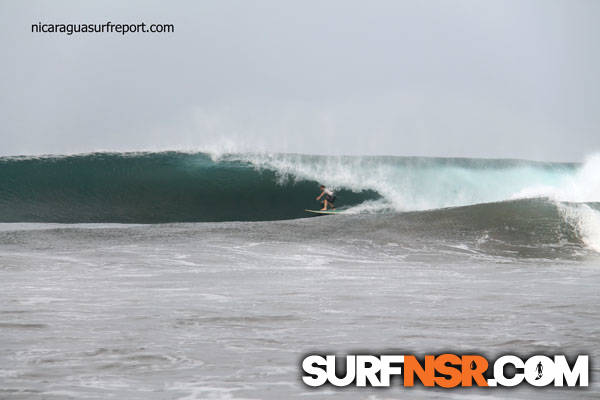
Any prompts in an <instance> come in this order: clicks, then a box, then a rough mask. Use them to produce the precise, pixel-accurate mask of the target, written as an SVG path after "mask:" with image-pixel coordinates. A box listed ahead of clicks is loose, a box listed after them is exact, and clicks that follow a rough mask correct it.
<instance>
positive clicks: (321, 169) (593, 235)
mask: <svg viewBox="0 0 600 400" xmlns="http://www.w3.org/2000/svg"><path fill="white" fill-rule="evenodd" d="M218 157H225V158H226V159H228V160H232V159H233V160H240V161H245V162H249V163H251V164H252V165H254V166H255V167H256V168H257V169H270V170H274V171H276V172H277V174H278V175H279V176H280V179H281V180H282V181H285V180H288V179H292V180H314V181H318V182H322V183H323V184H325V185H326V186H329V187H331V188H334V189H341V188H344V189H350V190H353V191H362V190H374V191H376V192H378V193H379V194H380V195H381V196H382V199H381V200H378V201H368V202H365V203H362V204H359V205H358V206H355V207H353V208H351V209H350V210H348V212H350V213H375V212H385V211H416V210H429V209H437V208H444V207H456V206H466V205H472V204H478V203H489V202H498V201H506V200H516V199H523V198H536V197H542V198H548V199H550V200H552V201H554V202H555V203H556V205H557V207H558V208H559V212H560V215H561V216H562V217H563V218H564V220H565V221H566V222H567V223H568V224H570V225H572V226H573V227H575V229H576V230H577V232H578V233H579V235H580V236H581V238H582V240H583V242H584V243H585V244H586V245H587V246H589V247H590V248H591V249H594V250H596V251H599V252H600V212H599V211H598V210H596V209H594V208H592V207H590V206H589V205H586V204H573V203H594V202H600V154H595V155H592V156H590V157H588V158H587V159H586V160H585V162H584V163H583V164H581V165H580V166H577V167H574V166H572V165H567V164H556V163H555V164H543V163H535V162H527V161H522V162H520V161H515V162H506V163H498V162H497V161H494V160H490V161H486V160H472V161H465V160H449V161H448V160H436V159H401V158H395V157H322V156H303V155H294V154H237V155H222V154H219V155H218Z"/></svg>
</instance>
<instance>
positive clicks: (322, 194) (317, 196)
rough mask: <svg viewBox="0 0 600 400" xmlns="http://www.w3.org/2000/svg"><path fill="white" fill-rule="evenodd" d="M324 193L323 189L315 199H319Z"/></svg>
mask: <svg viewBox="0 0 600 400" xmlns="http://www.w3.org/2000/svg"><path fill="white" fill-rule="evenodd" d="M324 194H325V191H324V190H323V191H322V192H321V194H320V195H318V196H317V200H321V197H323V195H324Z"/></svg>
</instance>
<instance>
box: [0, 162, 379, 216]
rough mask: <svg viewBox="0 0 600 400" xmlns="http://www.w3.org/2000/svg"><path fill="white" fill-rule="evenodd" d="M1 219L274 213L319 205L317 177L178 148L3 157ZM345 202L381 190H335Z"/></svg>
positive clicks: (0, 168)
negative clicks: (284, 176)
mask: <svg viewBox="0 0 600 400" xmlns="http://www.w3.org/2000/svg"><path fill="white" fill-rule="evenodd" d="M0 171H1V180H0V222H63V223H79V222H118V223H165V222H199V221H234V220H237V221H256V220H279V219H290V218H298V217H304V216H306V213H305V212H304V209H305V208H316V207H318V206H319V204H318V203H317V202H316V200H315V197H316V196H317V195H318V194H319V187H318V183H317V182H315V181H311V180H302V181H297V182H296V181H294V180H287V181H282V180H281V179H280V177H279V176H278V175H277V173H276V172H275V171H273V170H268V169H260V170H259V169H257V168H254V167H253V166H252V165H250V164H249V163H248V162H244V161H220V162H215V161H213V160H212V159H211V158H210V157H209V156H208V155H206V154H202V153H198V154H184V153H176V152H165V153H141V154H133V153H132V154H111V153H98V154H90V155H77V156H64V157H42V158H14V157H13V158H3V159H0ZM338 196H339V198H343V202H344V205H346V206H352V205H356V204H359V203H361V202H363V201H366V200H374V199H377V198H379V195H378V194H377V193H376V192H374V191H372V190H371V191H370V190H364V191H351V190H344V189H342V190H340V191H339V192H338Z"/></svg>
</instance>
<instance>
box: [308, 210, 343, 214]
mask: <svg viewBox="0 0 600 400" xmlns="http://www.w3.org/2000/svg"><path fill="white" fill-rule="evenodd" d="M304 211H306V212H309V213H314V214H340V213H341V212H342V211H338V210H327V211H325V210H306V209H305V210H304Z"/></svg>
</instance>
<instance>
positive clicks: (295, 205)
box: [0, 152, 600, 251]
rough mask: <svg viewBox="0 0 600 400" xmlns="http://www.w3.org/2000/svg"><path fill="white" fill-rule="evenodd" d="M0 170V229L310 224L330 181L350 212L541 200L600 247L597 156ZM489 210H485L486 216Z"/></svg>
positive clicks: (64, 160)
mask: <svg viewBox="0 0 600 400" xmlns="http://www.w3.org/2000/svg"><path fill="white" fill-rule="evenodd" d="M0 171H1V180H0V222H59V223H100V222H119V223H165V222H200V221H212V222H217V221H234V220H236V221H258V220H280V219H292V218H300V217H306V216H307V215H306V213H305V212H304V211H303V210H304V209H305V208H315V207H317V206H318V203H317V202H316V201H315V197H316V196H317V194H318V193H319V190H318V184H319V183H324V184H326V185H327V186H329V187H332V188H333V189H335V190H336V191H337V194H338V199H339V200H338V203H339V206H341V207H343V208H344V209H346V210H347V211H346V212H347V213H349V214H365V213H366V214H369V213H370V214H381V213H397V212H408V211H425V210H437V209H445V208H448V207H462V206H474V205H477V204H484V203H494V202H507V201H513V200H516V199H525V198H543V199H545V200H544V201H543V203H544V204H552V207H553V208H554V209H555V210H557V215H559V216H560V218H561V222H560V223H562V224H567V225H568V226H570V227H572V228H573V230H574V231H575V232H577V234H578V235H580V236H581V238H582V240H583V242H584V243H586V244H587V245H588V246H590V247H591V248H595V249H597V250H599V251H600V213H599V212H598V207H597V206H596V205H597V202H599V201H600V156H594V157H591V158H590V159H588V160H587V161H586V162H585V163H583V164H575V163H540V162H531V161H522V160H486V159H450V158H420V157H366V156H364V157H350V156H348V157H341V156H336V157H328V156H314V155H298V154H252V153H244V154H218V155H217V154H208V153H179V152H160V153H92V154H83V155H69V156H43V157H4V158H0ZM536 204H537V203H536ZM539 204H541V203H539ZM498 207H499V206H498ZM493 209H494V208H493V207H492V208H491V209H490V208H487V210H488V212H492V210H493ZM473 210H476V209H473ZM527 210H531V212H533V211H532V210H534V208H532V207H531V206H528V208H527ZM448 212H449V211H448ZM442 215H444V214H442ZM506 217H507V218H508V217H509V216H508V215H507V216H506ZM474 218H475V217H474ZM524 218H525V217H524ZM475 219H477V218H475ZM498 223H499V224H500V223H501V221H500V222H498ZM553 223H554V224H558V223H559V222H557V221H554V222H553ZM558 228H559V227H558V225H557V229H558Z"/></svg>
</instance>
